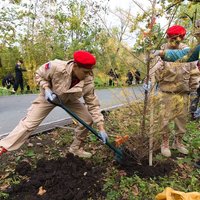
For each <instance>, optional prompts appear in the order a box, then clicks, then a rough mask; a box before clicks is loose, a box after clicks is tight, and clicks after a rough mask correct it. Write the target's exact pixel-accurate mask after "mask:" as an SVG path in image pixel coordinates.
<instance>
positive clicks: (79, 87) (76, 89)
mask: <svg viewBox="0 0 200 200" xmlns="http://www.w3.org/2000/svg"><path fill="white" fill-rule="evenodd" d="M73 61H74V60H69V61H68V62H67V66H68V67H65V69H64V70H63V73H68V75H69V78H70V83H71V81H72V69H73ZM83 87H84V80H82V81H80V82H79V83H77V84H76V85H75V86H74V87H72V88H70V89H69V90H67V93H75V92H82V91H83Z"/></svg>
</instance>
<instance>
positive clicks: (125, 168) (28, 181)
mask: <svg viewBox="0 0 200 200" xmlns="http://www.w3.org/2000/svg"><path fill="white" fill-rule="evenodd" d="M71 136H72V133H65V134H63V133H62V131H61V133H58V131H54V132H52V133H50V134H43V135H40V136H36V137H32V138H31V139H30V140H29V141H28V142H27V143H26V144H25V145H23V147H22V148H21V149H20V150H19V151H14V152H8V153H7V154H4V155H3V156H2V157H1V163H3V164H2V168H1V169H0V178H1V179H5V182H6V180H8V179H12V180H15V181H16V182H17V184H15V183H14V182H13V181H11V182H10V183H9V184H6V183H5V182H3V184H2V185H0V187H1V189H3V191H4V192H6V193H8V194H9V200H22V199H23V200H80V199H81V200H84V199H92V200H93V199H94V200H96V199H99V200H102V199H105V196H106V194H105V192H104V191H103V184H104V179H105V178H106V172H108V171H110V170H112V168H113V167H115V168H116V169H118V170H119V171H120V172H124V173H126V174H127V176H131V175H133V174H138V175H139V176H141V177H147V178H148V177H155V176H164V175H166V174H169V173H170V172H171V170H173V169H174V167H175V164H174V162H173V160H172V159H169V160H166V161H165V162H162V163H156V164H154V166H153V167H149V166H148V163H147V161H144V162H143V163H140V164H138V163H137V162H136V161H135V160H132V159H130V157H126V156H124V157H123V160H121V164H119V163H118V162H116V160H115V156H114V154H113V152H112V151H111V150H110V149H109V148H107V147H106V146H105V145H103V144H102V143H100V142H99V141H93V142H91V139H90V141H88V142H87V143H86V144H87V145H86V150H88V151H90V152H92V153H93V154H94V156H93V157H92V158H91V159H81V158H79V157H77V156H73V155H72V154H70V153H68V151H67V146H68V147H69V145H70V143H71V141H72V137H71Z"/></svg>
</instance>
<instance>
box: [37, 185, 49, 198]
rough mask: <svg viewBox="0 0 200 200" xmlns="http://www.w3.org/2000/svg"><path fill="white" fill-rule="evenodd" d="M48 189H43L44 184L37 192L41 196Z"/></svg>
mask: <svg viewBox="0 0 200 200" xmlns="http://www.w3.org/2000/svg"><path fill="white" fill-rule="evenodd" d="M46 192H47V191H46V190H45V189H43V187H42V186H40V188H39V191H38V193H37V195H40V196H42V195H43V194H45V193H46Z"/></svg>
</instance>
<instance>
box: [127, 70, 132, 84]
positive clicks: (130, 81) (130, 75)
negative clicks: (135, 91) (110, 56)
mask: <svg viewBox="0 0 200 200" xmlns="http://www.w3.org/2000/svg"><path fill="white" fill-rule="evenodd" d="M126 77H127V80H126V82H127V83H128V85H129V86H130V85H132V82H133V74H132V72H131V71H130V70H129V71H128V73H127V75H126Z"/></svg>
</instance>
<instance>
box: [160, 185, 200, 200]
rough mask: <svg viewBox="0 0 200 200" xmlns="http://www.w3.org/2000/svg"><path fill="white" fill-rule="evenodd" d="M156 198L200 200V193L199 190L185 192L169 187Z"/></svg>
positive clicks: (165, 199) (162, 199) (163, 199)
mask: <svg viewBox="0 0 200 200" xmlns="http://www.w3.org/2000/svg"><path fill="white" fill-rule="evenodd" d="M156 200H200V193H199V192H188V193H185V192H180V191H176V190H173V189H172V188H170V187H167V188H165V190H164V191H163V192H162V193H159V194H157V195H156Z"/></svg>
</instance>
